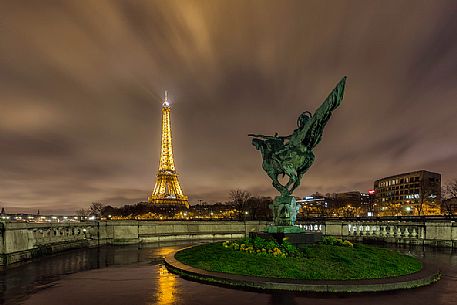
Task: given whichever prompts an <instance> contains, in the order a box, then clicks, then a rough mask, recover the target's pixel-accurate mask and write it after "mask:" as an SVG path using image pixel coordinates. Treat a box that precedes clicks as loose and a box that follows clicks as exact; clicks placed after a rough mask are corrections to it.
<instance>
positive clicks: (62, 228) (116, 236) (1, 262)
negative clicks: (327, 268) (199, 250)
mask: <svg viewBox="0 0 457 305" xmlns="http://www.w3.org/2000/svg"><path fill="white" fill-rule="evenodd" d="M267 225H268V222H265V221H246V222H241V221H134V220H125V221H93V222H81V223H43V224H41V223H16V222H0V239H1V240H0V266H5V265H9V264H13V263H17V262H21V261H25V260H28V259H31V258H33V257H37V256H40V255H46V254H52V253H55V252H58V251H63V250H66V249H73V248H81V247H97V246H101V245H107V244H108V245H127V244H146V243H160V242H168V241H183V242H184V241H195V240H222V239H235V238H242V237H244V236H246V235H247V234H248V233H249V232H258V231H261V230H263V229H264V228H265V227H266V226H267ZM298 225H299V226H301V227H302V228H303V229H304V230H305V231H312V232H316V231H317V232H322V233H323V234H324V235H331V236H336V237H341V238H344V239H350V240H353V241H358V242H385V243H394V244H412V245H430V246H435V247H451V248H457V223H455V222H454V221H452V220H437V221H432V220H426V221H423V222H417V221H416V222H414V221H401V220H398V221H392V220H387V221H383V220H382V219H381V220H379V219H378V220H375V221H369V220H367V221H358V220H351V221H345V220H339V221H335V220H320V221H316V222H313V221H306V222H302V223H299V224H298Z"/></svg>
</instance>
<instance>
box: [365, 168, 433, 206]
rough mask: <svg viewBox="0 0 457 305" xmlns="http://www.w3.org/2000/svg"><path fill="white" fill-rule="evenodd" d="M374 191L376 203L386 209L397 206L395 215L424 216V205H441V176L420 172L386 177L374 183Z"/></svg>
mask: <svg viewBox="0 0 457 305" xmlns="http://www.w3.org/2000/svg"><path fill="white" fill-rule="evenodd" d="M374 191H375V202H376V203H377V204H379V205H380V206H381V207H384V209H385V208H386V207H388V206H392V205H397V206H398V207H399V210H398V211H397V212H396V213H395V214H412V213H417V214H423V213H422V206H423V204H424V203H427V204H429V205H439V204H440V203H441V174H438V173H433V172H429V171H425V170H420V171H415V172H410V173H403V174H398V175H394V176H390V177H385V178H382V179H379V180H376V181H375V182H374ZM403 207H404V209H403ZM414 211H416V212H414ZM425 214H427V213H425Z"/></svg>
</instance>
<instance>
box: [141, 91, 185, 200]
mask: <svg viewBox="0 0 457 305" xmlns="http://www.w3.org/2000/svg"><path fill="white" fill-rule="evenodd" d="M170 112H171V108H170V103H169V102H168V96H167V91H165V99H164V102H163V104H162V143H161V144H162V148H161V151H160V162H159V172H158V173H157V181H156V184H155V186H154V190H153V191H152V194H151V196H149V197H148V201H149V202H150V203H153V204H157V205H174V206H183V205H184V206H185V207H187V208H188V207H189V201H188V199H187V196H185V195H183V193H182V190H181V186H180V185H179V181H178V175H177V174H176V169H175V162H174V160H173V147H172V145H171V126H170Z"/></svg>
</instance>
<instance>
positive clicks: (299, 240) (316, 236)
mask: <svg viewBox="0 0 457 305" xmlns="http://www.w3.org/2000/svg"><path fill="white" fill-rule="evenodd" d="M268 228H269V230H268V231H265V232H249V237H250V238H255V237H260V238H263V239H267V240H268V239H274V240H276V241H277V242H278V243H282V241H283V239H284V238H287V241H288V242H290V243H291V244H293V245H294V246H296V247H297V248H303V247H305V246H306V245H309V244H315V243H317V242H319V241H321V240H322V233H321V232H304V231H303V230H302V229H300V228H298V227H293V226H271V227H268Z"/></svg>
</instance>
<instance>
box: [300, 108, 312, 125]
mask: <svg viewBox="0 0 457 305" xmlns="http://www.w3.org/2000/svg"><path fill="white" fill-rule="evenodd" d="M310 118H311V112H309V111H305V112H303V113H302V114H300V116H299V117H298V119H297V126H298V128H302V127H303V126H305V124H306V122H308V120H309V119H310Z"/></svg>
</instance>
